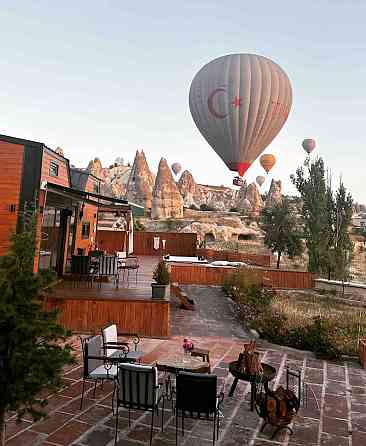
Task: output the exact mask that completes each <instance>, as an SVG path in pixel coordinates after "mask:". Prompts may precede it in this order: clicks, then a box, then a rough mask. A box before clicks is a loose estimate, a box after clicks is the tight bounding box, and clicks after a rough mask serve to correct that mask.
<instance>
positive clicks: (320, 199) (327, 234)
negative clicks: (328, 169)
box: [291, 158, 332, 272]
mask: <svg viewBox="0 0 366 446" xmlns="http://www.w3.org/2000/svg"><path fill="white" fill-rule="evenodd" d="M305 167H306V168H307V172H306V173H305V170H304V168H303V167H299V168H298V169H297V170H296V174H295V175H291V180H292V182H293V184H294V185H295V186H296V188H297V190H298V191H299V192H300V195H301V199H302V218H303V233H304V238H305V240H306V246H307V249H308V256H309V261H308V270H309V271H311V272H322V271H327V270H328V263H329V257H328V253H329V245H330V244H331V227H330V224H329V212H328V210H327V209H328V208H329V209H331V208H332V205H331V204H330V195H329V185H328V184H327V181H326V176H325V169H324V162H323V160H322V158H317V159H315V160H314V161H312V162H310V160H309V159H307V161H306V163H305Z"/></svg>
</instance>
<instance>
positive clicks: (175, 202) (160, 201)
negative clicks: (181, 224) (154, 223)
mask: <svg viewBox="0 0 366 446" xmlns="http://www.w3.org/2000/svg"><path fill="white" fill-rule="evenodd" d="M182 217H183V198H182V196H181V194H180V192H179V190H178V187H177V185H176V183H175V181H174V180H173V176H172V173H171V170H170V168H169V166H168V163H167V161H166V159H165V158H162V159H161V160H160V163H159V169H158V174H157V176H156V180H155V185H154V190H153V194H152V206H151V218H154V219H160V218H182Z"/></svg>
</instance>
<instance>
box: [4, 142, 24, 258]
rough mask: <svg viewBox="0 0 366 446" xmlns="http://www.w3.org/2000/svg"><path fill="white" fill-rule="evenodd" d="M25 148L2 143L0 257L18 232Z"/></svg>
mask: <svg viewBox="0 0 366 446" xmlns="http://www.w3.org/2000/svg"><path fill="white" fill-rule="evenodd" d="M23 157H24V146H23V145H20V144H15V143H10V142H5V141H0V164H1V170H0V184H1V187H0V256H1V255H4V254H6V252H7V250H8V249H9V246H10V236H11V234H12V233H14V232H15V231H16V227H17V222H18V212H19V203H20V193H21V184H22V175H23Z"/></svg>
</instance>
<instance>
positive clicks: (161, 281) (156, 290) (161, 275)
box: [151, 260, 170, 299]
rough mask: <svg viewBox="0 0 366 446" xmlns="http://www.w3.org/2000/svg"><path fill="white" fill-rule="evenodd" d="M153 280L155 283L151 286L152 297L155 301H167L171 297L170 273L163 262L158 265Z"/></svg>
mask: <svg viewBox="0 0 366 446" xmlns="http://www.w3.org/2000/svg"><path fill="white" fill-rule="evenodd" d="M153 279H154V280H155V283H152V284H151V288H152V297H153V298H155V299H165V298H166V297H169V296H168V290H169V284H170V273H169V270H168V268H167V266H166V264H165V262H164V261H163V260H162V261H160V262H159V263H158V264H157V266H156V268H155V271H154V274H153Z"/></svg>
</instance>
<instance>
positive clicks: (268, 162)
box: [259, 153, 276, 173]
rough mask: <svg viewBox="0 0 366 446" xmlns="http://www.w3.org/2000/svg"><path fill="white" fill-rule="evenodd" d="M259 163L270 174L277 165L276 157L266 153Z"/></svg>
mask: <svg viewBox="0 0 366 446" xmlns="http://www.w3.org/2000/svg"><path fill="white" fill-rule="evenodd" d="M259 162H260V163H261V166H262V167H263V169H264V170H265V171H266V172H267V173H268V172H269V171H270V170H271V169H272V167H273V166H274V165H275V164H276V157H275V156H274V155H272V154H271V153H265V154H264V155H262V156H261V157H260V158H259Z"/></svg>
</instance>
